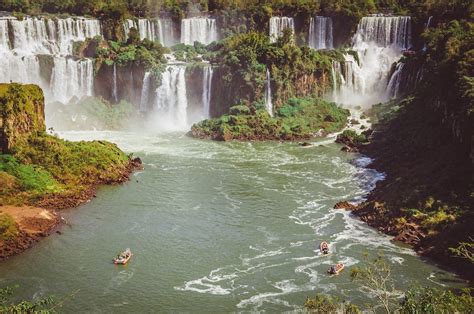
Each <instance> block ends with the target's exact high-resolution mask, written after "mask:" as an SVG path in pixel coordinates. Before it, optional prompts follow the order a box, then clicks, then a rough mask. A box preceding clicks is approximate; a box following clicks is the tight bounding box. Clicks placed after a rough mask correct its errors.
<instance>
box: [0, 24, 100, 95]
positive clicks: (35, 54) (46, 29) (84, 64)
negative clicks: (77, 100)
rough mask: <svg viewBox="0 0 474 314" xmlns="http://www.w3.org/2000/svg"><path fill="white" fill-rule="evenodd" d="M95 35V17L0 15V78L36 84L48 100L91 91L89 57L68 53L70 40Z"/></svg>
mask: <svg viewBox="0 0 474 314" xmlns="http://www.w3.org/2000/svg"><path fill="white" fill-rule="evenodd" d="M95 36H102V30H101V25H100V22H99V20H96V19H87V18H56V19H45V18H41V17H28V16H27V17H24V18H23V19H22V20H18V19H16V18H14V17H11V16H8V17H0V82H7V83H8V82H10V81H15V82H19V83H33V84H37V85H39V86H40V87H41V88H42V89H43V91H44V94H45V97H46V100H47V101H48V102H49V101H54V100H59V101H62V102H67V101H69V100H70V99H71V98H72V97H74V96H76V97H82V96H88V95H92V93H93V64H92V60H90V59H84V60H74V59H73V58H72V57H70V55H71V54H72V50H73V42H75V41H81V40H85V39H86V38H92V37H95Z"/></svg>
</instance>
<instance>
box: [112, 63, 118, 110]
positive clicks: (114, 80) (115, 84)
mask: <svg viewBox="0 0 474 314" xmlns="http://www.w3.org/2000/svg"><path fill="white" fill-rule="evenodd" d="M112 81H113V82H112V83H113V86H112V98H113V99H114V100H115V102H118V95H117V66H116V65H115V63H114V70H113V77H112Z"/></svg>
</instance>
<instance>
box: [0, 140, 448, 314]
mask: <svg viewBox="0 0 474 314" xmlns="http://www.w3.org/2000/svg"><path fill="white" fill-rule="evenodd" d="M60 135H61V136H62V137H64V138H68V139H71V140H86V139H106V140H109V141H112V142H115V143H117V144H118V145H119V146H120V147H121V148H122V149H124V150H125V151H127V152H130V153H134V154H135V155H138V156H140V157H141V158H142V159H143V162H144V166H145V170H144V171H140V172H137V173H135V174H134V176H133V177H132V180H131V181H130V182H129V183H126V184H125V185H123V186H107V187H103V188H101V189H100V190H99V191H98V193H97V198H94V199H93V200H92V201H91V202H89V203H87V204H85V205H83V206H81V207H80V208H75V209H71V210H68V211H65V212H62V214H63V215H64V216H65V218H66V220H67V221H68V222H69V223H70V226H67V225H64V226H63V227H62V228H61V232H62V234H61V235H59V234H53V235H51V236H50V237H48V238H46V239H44V240H42V241H41V242H40V243H38V244H37V245H36V246H34V247H33V248H32V249H30V250H27V251H26V252H24V253H22V254H21V255H18V256H14V257H13V258H11V259H10V260H8V261H6V262H4V263H2V267H0V278H2V279H1V282H2V284H3V285H7V284H19V285H20V286H21V289H20V290H19V297H25V298H30V297H33V296H36V297H40V296H46V295H49V294H56V295H58V296H64V295H67V294H69V293H71V292H73V291H75V290H77V289H80V290H79V291H78V292H77V294H76V295H75V297H74V298H71V299H68V300H67V301H66V302H65V304H64V307H63V308H62V309H61V310H63V311H65V312H115V313H126V312H150V311H158V310H159V311H163V312H175V311H189V312H208V311H214V312H231V311H250V310H263V309H265V310H267V311H284V310H292V309H299V308H301V307H302V305H303V303H304V301H305V299H306V297H307V296H312V295H313V294H314V293H317V292H320V293H321V292H326V293H330V294H333V295H336V296H339V297H341V298H342V299H345V300H351V301H353V302H355V303H357V304H359V305H362V304H364V303H366V302H369V301H370V300H371V297H370V296H369V295H367V294H366V293H365V292H363V291H360V289H359V288H358V286H357V284H354V283H352V282H351V280H350V277H349V272H350V271H349V268H350V266H353V265H359V264H360V263H361V261H362V259H363V255H364V253H366V252H367V253H368V254H369V256H371V257H374V256H375V255H376V254H377V253H378V252H381V253H383V254H384V255H385V256H386V258H387V259H388V260H389V261H390V265H391V266H392V267H393V270H394V271H393V274H394V278H395V281H396V286H397V288H399V289H405V288H406V287H407V286H408V285H409V284H412V283H414V282H418V283H420V284H422V285H424V286H440V285H447V284H449V285H450V286H452V285H455V283H453V282H456V278H454V277H453V276H452V275H451V274H448V273H446V272H444V271H441V270H440V269H438V268H436V267H435V266H433V265H431V264H429V263H426V262H425V261H423V260H422V259H420V258H419V257H417V256H416V255H415V254H414V252H413V251H412V250H411V249H409V248H405V247H402V246H399V245H397V244H394V243H392V242H390V237H388V236H385V235H383V234H381V233H379V232H377V231H375V230H373V229H371V228H369V227H368V226H367V225H365V224H364V223H363V222H361V221H359V220H357V219H355V218H353V217H351V215H350V214H349V213H348V212H346V211H343V210H334V209H332V206H333V205H334V204H335V203H336V202H337V201H339V200H345V199H349V200H351V199H352V200H360V199H361V198H363V197H364V196H365V195H366V193H367V191H368V190H369V189H371V188H373V187H374V182H375V181H376V180H379V179H381V178H382V175H381V174H379V173H377V172H374V171H372V170H369V169H365V168H362V167H361V166H364V165H367V164H368V163H369V162H370V160H369V159H368V158H359V159H356V162H354V163H351V162H349V161H350V160H351V159H353V158H355V157H357V156H356V155H351V154H347V153H344V152H341V151H340V147H339V146H337V145H336V144H333V143H331V142H330V141H329V142H328V141H327V140H326V139H324V140H322V141H324V142H323V143H324V146H318V144H317V143H316V145H314V146H312V147H309V148H303V147H300V146H298V145H297V144H295V143H274V142H268V143H220V142H211V141H201V140H194V139H190V138H188V137H186V136H184V135H183V134H182V133H168V134H163V133H161V134H150V133H148V134H146V133H123V132H69V133H62V134H60ZM322 240H327V241H329V242H330V245H331V250H332V251H333V253H332V254H331V255H330V256H326V257H322V256H320V255H319V252H318V251H317V250H316V248H317V246H318V245H319V243H320V242H321V241H322ZM126 247H130V248H131V249H132V251H133V253H134V256H133V257H132V259H131V261H130V262H129V264H128V265H127V266H125V267H122V266H114V265H113V264H112V263H111V258H112V257H113V256H115V255H116V254H117V252H119V251H121V250H123V249H124V248H126ZM336 262H344V263H345V264H346V266H347V267H348V269H346V270H345V271H344V272H343V273H342V274H341V275H339V276H337V277H329V276H327V274H326V270H327V268H328V267H329V266H330V265H331V264H334V263H336Z"/></svg>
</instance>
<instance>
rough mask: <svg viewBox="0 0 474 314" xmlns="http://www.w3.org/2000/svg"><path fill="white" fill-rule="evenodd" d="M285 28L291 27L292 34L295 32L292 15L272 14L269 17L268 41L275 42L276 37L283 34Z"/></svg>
mask: <svg viewBox="0 0 474 314" xmlns="http://www.w3.org/2000/svg"><path fill="white" fill-rule="evenodd" d="M285 28H289V29H291V31H292V32H293V34H294V33H295V22H294V20H293V18H292V17H286V16H282V17H279V16H273V17H271V18H270V41H271V42H275V41H276V40H277V39H278V37H281V36H282V35H283V30H284V29H285Z"/></svg>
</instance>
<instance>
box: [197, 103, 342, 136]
mask: <svg viewBox="0 0 474 314" xmlns="http://www.w3.org/2000/svg"><path fill="white" fill-rule="evenodd" d="M348 116H349V110H347V109H343V108H341V107H339V106H337V105H336V104H334V103H330V102H327V101H324V100H321V99H314V98H303V99H301V98H291V99H289V100H288V101H287V103H286V104H285V105H284V106H282V107H281V108H280V109H279V110H278V111H277V112H276V113H275V114H274V116H273V117H272V116H270V114H269V113H268V112H267V111H266V110H265V109H257V108H254V107H252V108H249V107H248V106H246V105H237V106H233V107H231V108H230V110H229V114H227V115H223V116H221V117H220V118H215V119H209V120H204V121H201V122H199V123H197V124H195V125H193V126H192V128H191V132H190V134H191V135H192V136H193V137H197V138H207V139H212V140H222V141H230V140H240V141H248V140H301V139H310V138H312V137H315V136H325V135H327V134H328V133H332V132H336V131H339V130H340V129H342V128H343V127H344V126H345V125H346V122H347V117H348Z"/></svg>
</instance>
